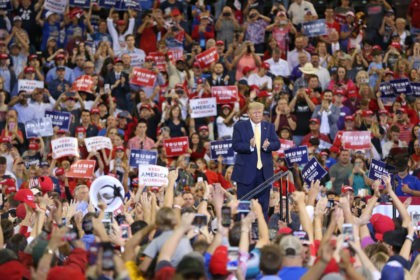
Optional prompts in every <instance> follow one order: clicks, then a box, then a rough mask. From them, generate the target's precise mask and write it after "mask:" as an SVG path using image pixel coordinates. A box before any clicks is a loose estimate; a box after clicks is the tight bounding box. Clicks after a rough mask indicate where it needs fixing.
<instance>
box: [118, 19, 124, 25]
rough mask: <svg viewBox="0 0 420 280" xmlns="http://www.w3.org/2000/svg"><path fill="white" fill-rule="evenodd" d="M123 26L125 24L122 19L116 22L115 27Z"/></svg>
mask: <svg viewBox="0 0 420 280" xmlns="http://www.w3.org/2000/svg"><path fill="white" fill-rule="evenodd" d="M124 24H125V20H123V19H119V20H117V25H124Z"/></svg>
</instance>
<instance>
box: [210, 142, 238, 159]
mask: <svg viewBox="0 0 420 280" xmlns="http://www.w3.org/2000/svg"><path fill="white" fill-rule="evenodd" d="M210 152H211V154H210V157H211V159H217V158H218V157H219V156H222V157H223V158H230V157H233V156H234V151H233V147H232V139H228V140H217V141H211V142H210Z"/></svg>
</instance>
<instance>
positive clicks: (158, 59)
mask: <svg viewBox="0 0 420 280" xmlns="http://www.w3.org/2000/svg"><path fill="white" fill-rule="evenodd" d="M149 56H151V57H153V60H154V61H155V63H156V68H157V69H158V70H159V71H161V72H166V58H165V54H164V53H162V52H150V53H149Z"/></svg>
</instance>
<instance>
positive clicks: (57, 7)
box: [44, 0, 67, 14]
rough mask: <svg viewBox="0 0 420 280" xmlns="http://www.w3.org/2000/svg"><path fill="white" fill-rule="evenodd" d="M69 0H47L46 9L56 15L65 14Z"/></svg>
mask: <svg viewBox="0 0 420 280" xmlns="http://www.w3.org/2000/svg"><path fill="white" fill-rule="evenodd" d="M66 5H67V0H45V3H44V8H45V9H46V10H48V11H50V12H53V13H56V14H64V11H65V10H66Z"/></svg>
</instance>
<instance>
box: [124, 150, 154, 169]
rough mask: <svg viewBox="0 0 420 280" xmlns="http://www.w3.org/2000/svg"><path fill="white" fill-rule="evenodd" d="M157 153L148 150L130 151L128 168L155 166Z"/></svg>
mask: <svg viewBox="0 0 420 280" xmlns="http://www.w3.org/2000/svg"><path fill="white" fill-rule="evenodd" d="M156 163H157V151H150V150H131V151H130V167H134V168H138V167H139V166H140V165H143V164H156Z"/></svg>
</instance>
